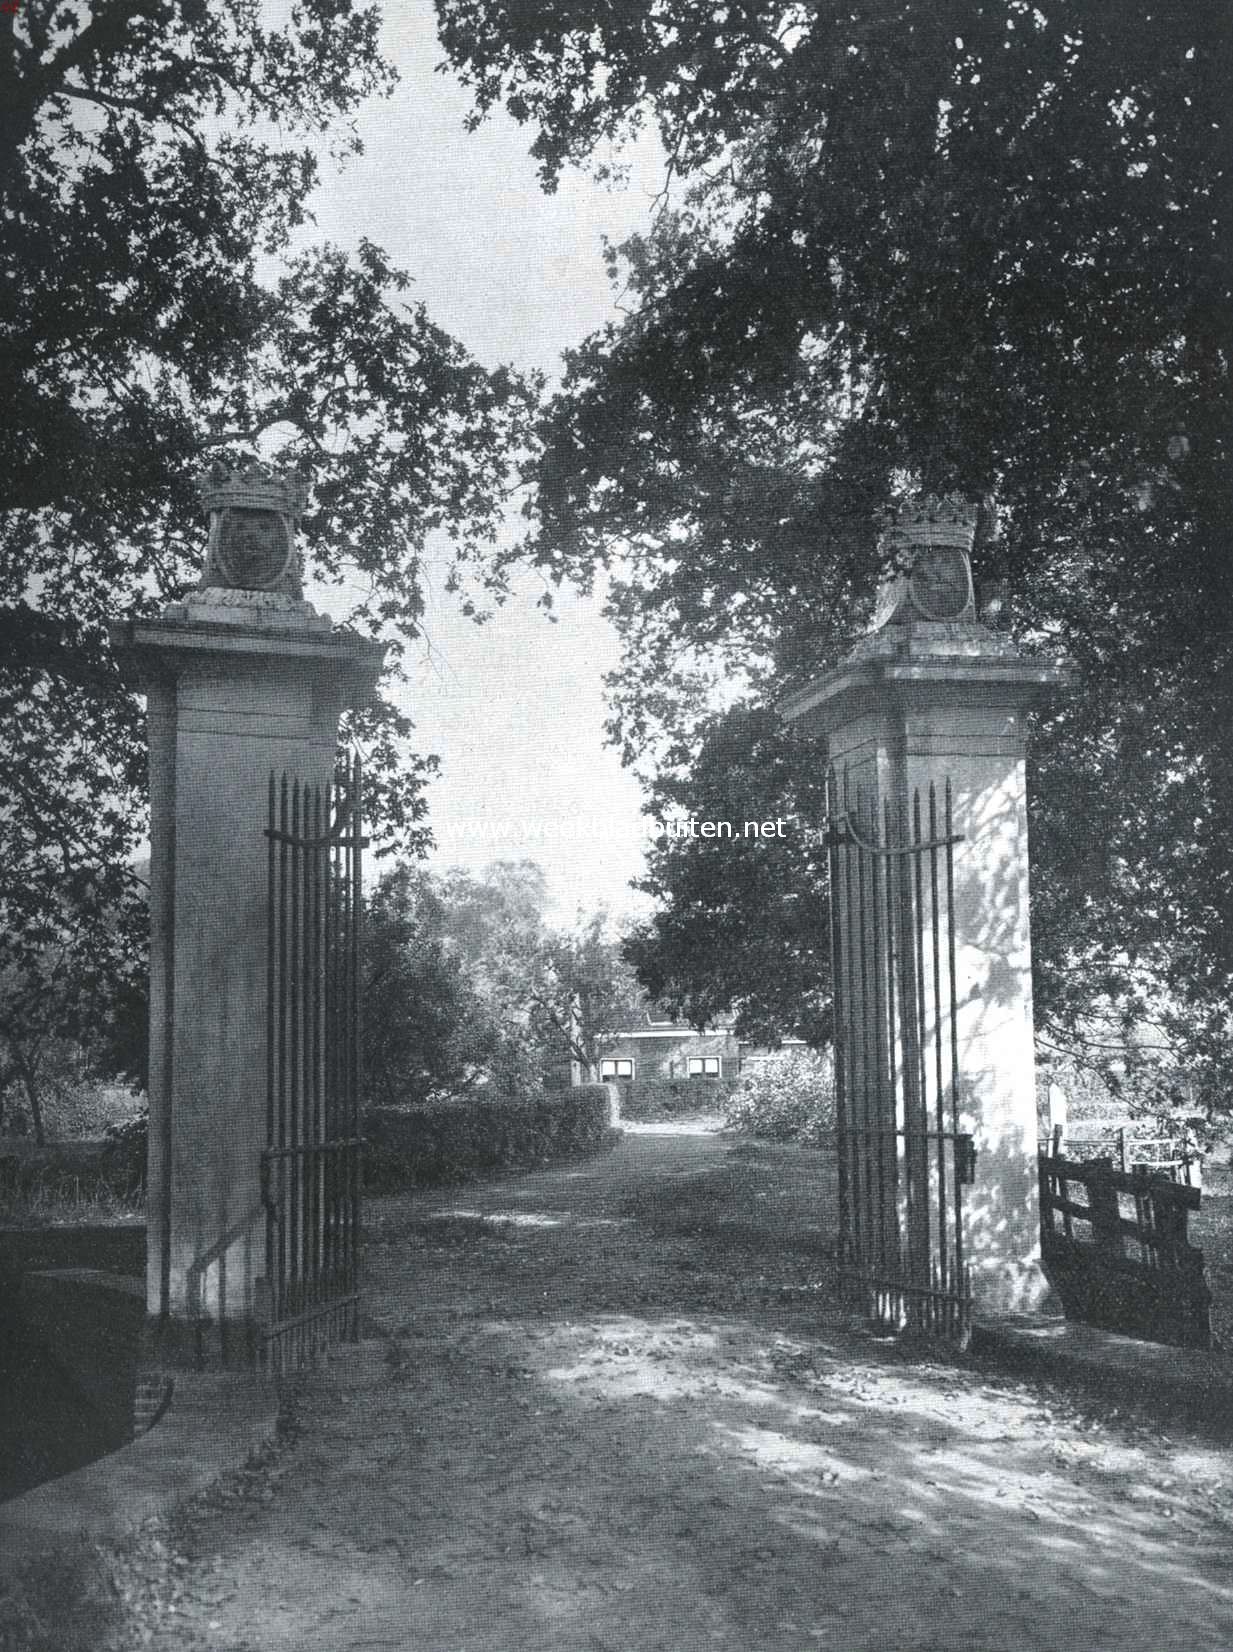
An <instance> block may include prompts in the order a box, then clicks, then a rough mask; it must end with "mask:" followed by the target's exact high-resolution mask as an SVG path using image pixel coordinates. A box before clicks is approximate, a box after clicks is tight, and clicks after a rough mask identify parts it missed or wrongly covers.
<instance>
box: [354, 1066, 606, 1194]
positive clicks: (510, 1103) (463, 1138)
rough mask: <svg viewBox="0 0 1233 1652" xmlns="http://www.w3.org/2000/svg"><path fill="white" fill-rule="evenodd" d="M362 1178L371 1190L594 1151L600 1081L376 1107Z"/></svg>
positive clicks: (602, 1094) (602, 1115)
mask: <svg viewBox="0 0 1233 1652" xmlns="http://www.w3.org/2000/svg"><path fill="white" fill-rule="evenodd" d="M364 1139H365V1154H364V1183H365V1186H366V1187H368V1188H369V1189H371V1190H372V1191H374V1192H378V1193H380V1192H394V1191H396V1190H397V1189H399V1188H403V1187H428V1186H434V1185H440V1184H443V1183H445V1184H448V1183H450V1182H460V1181H466V1180H467V1179H468V1178H470V1177H472V1176H475V1175H478V1174H480V1173H481V1172H485V1171H494V1170H507V1169H512V1168H514V1167H515V1166H518V1165H535V1164H548V1163H551V1162H552V1161H553V1160H555V1159H567V1158H574V1157H576V1156H577V1155H580V1154H584V1153H597V1152H599V1151H601V1150H602V1149H603V1148H605V1147H607V1146H608V1145H609V1144H610V1143H611V1140H612V1132H611V1131H610V1129H609V1125H608V1092H607V1090H606V1089H605V1087H604V1086H603V1085H602V1084H585V1085H579V1086H577V1087H576V1088H574V1089H571V1090H560V1091H535V1092H533V1093H532V1094H530V1095H526V1096H517V1097H507V1096H505V1097H495V1096H494V1097H488V1096H482V1095H481V1096H473V1097H467V1098H466V1099H460V1100H452V1101H436V1102H429V1103H428V1104H426V1105H425V1106H423V1107H378V1108H373V1109H371V1110H370V1111H369V1113H368V1115H367V1117H366V1119H365V1122H364Z"/></svg>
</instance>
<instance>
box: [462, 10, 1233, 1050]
mask: <svg viewBox="0 0 1233 1652" xmlns="http://www.w3.org/2000/svg"><path fill="white" fill-rule="evenodd" d="M438 11H439V14H440V17H441V19H442V24H443V31H444V32H443V39H444V41H445V44H446V47H447V50H448V51H449V53H450V56H451V59H452V61H453V62H454V64H455V66H456V67H457V68H458V69H459V71H460V72H461V73H462V74H463V75H464V77H465V78H466V79H467V80H468V82H469V84H470V85H471V87H472V88H473V90H474V93H475V97H476V104H477V110H478V111H479V112H481V113H482V111H483V110H485V109H486V108H489V107H491V106H493V105H495V104H496V103H498V102H503V103H504V104H505V106H506V107H507V109H509V110H510V111H511V112H512V113H513V114H514V115H515V116H516V117H517V118H519V119H523V120H526V121H528V122H529V123H531V124H532V125H533V126H534V127H535V128H536V129H537V132H538V135H537V137H536V139H535V145H534V147H535V152H536V154H537V155H538V157H539V159H540V161H541V165H542V169H543V173H544V177H545V180H546V181H547V183H548V184H549V185H551V184H552V182H553V181H554V180H555V179H556V177H557V176H558V175H559V173H560V171H561V169H562V168H563V167H564V166H566V165H568V164H573V163H578V162H581V161H583V160H585V159H587V158H588V157H593V156H595V155H596V154H598V153H600V152H601V151H602V146H603V145H604V144H606V143H607V142H608V141H609V140H617V141H619V140H620V139H621V137H622V136H623V135H625V134H627V133H628V132H630V131H631V130H633V129H635V128H637V127H638V126H639V125H640V124H642V123H644V122H646V123H653V124H654V126H655V127H656V128H657V130H658V132H659V134H660V137H661V140H662V143H663V145H664V149H665V151H666V153H667V155H668V157H669V166H670V170H671V172H672V174H673V175H674V176H675V177H676V178H677V179H678V184H677V188H676V190H675V193H674V195H673V196H672V197H671V198H669V199H666V200H665V202H664V203H663V206H662V210H661V211H660V214H659V217H658V220H657V222H656V225H655V227H654V229H653V230H652V232H651V233H650V234H648V235H646V236H642V237H635V238H633V239H632V240H630V241H629V242H628V243H626V244H625V245H624V246H623V247H621V248H619V249H615V250H614V251H613V252H612V255H611V262H612V269H613V273H614V276H615V277H616V279H617V280H618V281H619V282H620V283H621V284H622V286H623V288H624V292H625V297H624V300H623V304H624V308H625V316H624V319H623V320H622V321H621V322H620V323H619V324H617V325H613V326H609V327H607V328H605V329H604V330H602V331H601V332H599V333H597V334H596V335H595V336H594V337H592V338H591V339H590V340H588V341H587V342H586V343H585V344H584V345H583V346H582V347H581V348H580V349H579V350H578V351H576V352H575V353H574V354H573V355H572V357H571V358H570V361H569V365H568V370H567V374H566V378H565V381H564V384H563V387H562V389H561V391H560V394H559V395H558V396H557V397H556V398H555V400H554V401H553V403H552V404H551V406H550V408H549V410H548V412H547V415H546V417H545V420H544V423H543V431H542V434H543V450H542V456H541V459H540V462H539V466H538V484H539V490H538V501H537V508H536V514H535V516H534V518H533V520H532V522H531V524H530V534H529V540H528V549H529V551H530V553H531V554H532V555H533V556H534V557H535V558H536V559H537V560H538V561H539V563H540V564H541V565H542V566H543V567H544V568H545V569H547V570H549V571H550V572H551V573H552V574H554V575H556V576H557V577H561V578H565V577H570V578H575V579H579V580H581V581H583V582H584V583H585V582H587V581H589V580H590V579H591V578H592V577H593V574H594V570H595V569H596V568H597V567H602V566H606V567H609V568H610V569H611V570H612V575H613V590H614V595H613V597H612V599H611V606H612V612H613V613H614V615H615V617H616V619H617V621H618V623H619V624H620V625H621V627H622V629H623V631H624V633H625V637H626V642H627V653H626V660H625V664H624V666H623V667H622V669H621V671H620V672H619V673H618V674H617V675H616V677H615V679H614V681H613V685H612V686H613V693H614V715H613V733H614V736H615V738H617V740H618V741H619V742H620V743H621V744H622V747H623V750H624V752H625V755H626V757H627V759H628V760H629V761H630V762H634V763H641V764H642V765H643V767H644V768H646V769H649V770H653V769H654V768H655V766H656V765H657V764H658V763H659V762H660V761H662V760H663V758H664V756H665V753H667V754H671V753H673V752H676V751H679V750H680V749H681V748H682V746H687V745H688V744H689V743H690V741H691V740H693V739H694V738H695V736H696V733H697V731H698V729H699V727H702V726H705V725H703V724H702V721H701V720H702V718H703V717H704V716H705V715H706V708H707V704H708V691H709V690H710V688H711V687H712V686H713V684H714V682H715V681H716V679H726V680H727V682H728V684H729V692H730V691H731V688H732V686H735V687H736V688H737V690H738V691H740V689H741V688H742V686H743V687H744V688H745V689H747V690H748V692H749V693H750V694H751V695H752V696H754V697H755V698H756V699H757V701H758V702H759V703H761V704H763V705H767V704H771V703H773V702H774V700H775V698H776V697H777V696H778V695H779V694H780V693H781V692H782V691H783V690H784V689H787V688H790V687H792V686H795V685H797V684H799V683H800V682H801V681H802V680H803V679H804V678H806V677H807V676H808V675H810V674H812V673H813V672H815V671H816V670H817V669H819V668H822V667H825V666H828V665H830V664H832V663H833V662H834V661H835V659H836V657H837V655H838V653H839V652H840V651H841V649H842V647H843V646H844V644H845V641H846V639H848V638H850V637H851V636H852V635H853V634H854V633H855V632H856V631H858V630H859V629H860V627H861V626H862V625H863V623H864V622H865V621H866V619H867V618H868V614H869V605H870V600H871V598H872V595H873V592H874V589H875V586H876V583H877V577H876V576H877V571H878V567H877V552H876V547H875V537H874V511H875V508H876V507H877V506H880V505H881V504H882V503H883V502H884V501H885V500H886V498H887V496H888V494H889V493H890V492H891V491H892V489H893V488H894V487H895V486H896V485H897V484H898V482H900V481H901V480H902V479H903V478H904V477H909V478H911V479H913V480H915V481H917V482H919V483H921V484H923V485H925V486H927V487H930V488H956V489H959V490H961V491H963V492H965V493H967V494H968V495H969V496H971V497H974V498H979V499H982V500H983V501H985V502H986V509H985V510H984V512H983V520H982V523H981V529H980V533H979V537H978V543H977V548H976V556H975V562H976V573H977V577H978V580H979V579H982V578H986V577H999V578H1008V579H1009V580H1010V582H1011V585H1012V588H1013V592H1014V600H1013V605H1012V615H1011V623H1012V626H1013V628H1014V630H1015V631H1016V633H1017V635H1018V637H1019V638H1020V640H1021V641H1023V642H1024V643H1025V644H1026V645H1028V646H1029V647H1031V646H1037V647H1041V648H1046V649H1048V650H1049V651H1050V652H1062V653H1065V654H1067V655H1069V656H1070V658H1071V659H1072V660H1073V661H1074V662H1075V664H1076V665H1077V666H1078V668H1079V672H1080V675H1081V679H1082V682H1083V690H1082V692H1081V693H1080V694H1077V695H1075V696H1073V697H1072V698H1070V699H1069V700H1068V701H1066V702H1065V703H1063V704H1060V705H1058V706H1057V707H1055V708H1053V709H1051V710H1046V711H1045V712H1044V713H1043V714H1042V715H1041V716H1040V717H1039V718H1038V720H1037V728H1036V743H1035V756H1034V768H1033V774H1032V792H1033V798H1034V802H1033V827H1034V833H1035V836H1034V842H1033V857H1034V888H1035V903H1036V906H1035V931H1036V960H1037V1003H1038V1007H1039V1009H1040V1010H1041V1011H1042V1012H1044V1015H1045V1016H1046V1018H1047V1019H1049V1020H1051V1021H1052V1023H1053V1024H1054V1026H1055V1028H1057V1029H1059V1030H1061V1031H1065V1030H1067V1029H1069V1031H1070V1032H1071V1033H1072V1034H1073V1033H1075V1032H1077V1031H1078V1030H1079V1029H1080V1028H1081V1024H1082V1019H1083V1017H1084V1015H1085V1014H1086V1012H1087V1010H1088V1008H1089V1007H1090V1005H1091V1003H1092V1000H1093V998H1096V997H1101V996H1103V997H1104V998H1106V999H1111V1000H1112V999H1115V1000H1117V1001H1119V1002H1121V1003H1122V1004H1123V1005H1124V1006H1125V1009H1126V1013H1127V1015H1128V1016H1129V1017H1131V1018H1132V1019H1133V1018H1135V1017H1136V1016H1137V1015H1138V1014H1139V1013H1140V1012H1141V1010H1142V1009H1143V1007H1144V1006H1145V1005H1146V1004H1147V1003H1148V1002H1149V1001H1151V1000H1156V1001H1157V1002H1159V1001H1163V1002H1164V1003H1165V1005H1166V1006H1171V1007H1172V1008H1173V1009H1174V1010H1175V1012H1176V1014H1175V1019H1176V1023H1177V1033H1178V1036H1179V1038H1181V1039H1183V1040H1184V1041H1186V1042H1187V1044H1188V1046H1189V1049H1190V1051H1191V1054H1192V1056H1199V1055H1201V1056H1203V1058H1204V1059H1207V1060H1219V1059H1220V1054H1221V1050H1222V1045H1223V1038H1224V1028H1225V1021H1226V1017H1227V1003H1228V997H1229V987H1230V983H1231V981H1233V836H1231V834H1230V833H1229V831H1228V829H1227V828H1228V821H1229V819H1230V815H1231V807H1230V805H1231V804H1233V796H1231V795H1230V788H1231V787H1233V747H1231V741H1233V734H1231V732H1230V731H1231V730H1233V720H1231V719H1230V717H1229V715H1228V688H1227V685H1228V683H1229V682H1230V681H1233V655H1231V650H1233V626H1231V625H1230V617H1231V615H1233V563H1231V562H1230V559H1229V556H1228V553H1227V543H1226V541H1227V521H1228V475H1229V467H1230V450H1229V440H1230V431H1233V396H1231V391H1230V376H1229V353H1228V340H1229V336H1230V320H1231V317H1233V289H1231V286H1230V275H1229V259H1228V247H1229V241H1228V237H1229V226H1230V221H1231V215H1230V190H1231V189H1233V172H1231V171H1230V169H1229V168H1228V166H1227V165H1226V164H1225V160H1224V151H1225V149H1226V148H1227V141H1226V140H1227V130H1228V127H1227V122H1228V110H1229V107H1230V103H1231V101H1233V55H1231V54H1230V52H1229V49H1228V33H1227V28H1226V26H1225V23H1226V20H1225V19H1224V18H1223V17H1222V16H1221V14H1220V11H1219V8H1216V7H1213V6H1211V5H1210V4H1209V3H1208V0H1180V3H1179V4H1178V5H1176V6H1172V7H1170V8H1168V10H1167V11H1164V10H1158V11H1156V12H1152V13H1150V14H1149V13H1141V14H1136V15H1135V17H1134V18H1133V20H1129V21H1128V19H1127V17H1126V14H1125V11H1124V8H1119V7H1116V6H1111V5H1107V4H1092V5H1087V6H1084V7H1081V8H1074V7H1071V8H1066V9H1063V10H1053V9H1050V8H1048V7H1044V8H1041V7H1034V6H1032V5H1030V4H1028V3H1027V0H1010V3H1008V4H1007V5H1004V6H989V5H987V4H985V3H984V0H960V3H957V4H953V5H948V6H936V5H928V6H926V5H921V4H919V0H890V3H886V0H878V3H877V4H867V3H858V4H856V5H849V4H845V5H843V6H838V5H833V4H822V5H818V6H812V7H806V6H802V5H798V4H796V3H794V0H748V3H741V4H729V5H720V6H714V5H711V4H709V3H703V0H696V3H693V0H686V3H685V4H682V5H675V6H672V7H664V6H662V5H659V4H658V3H654V0H629V3H628V4H622V5H621V6H619V7H610V6H604V5H599V4H595V3H593V0H535V3H531V4H526V3H523V0H439V4H438ZM678 760H680V759H678ZM665 893H666V894H667V895H668V896H669V898H671V899H672V901H673V914H674V915H673V920H672V921H673V922H677V921H680V922H684V921H685V920H686V917H687V913H688V899H687V895H686V894H685V893H683V892H682V893H680V894H679V895H678V892H677V891H675V890H673V889H671V888H666V889H665ZM753 973H754V971H753V969H752V968H751V971H750V974H751V976H752V974H753ZM727 990H728V989H727V988H726V986H725V987H724V988H723V989H722V990H721V989H717V991H718V995H719V996H720V997H721V998H722V997H723V995H724V992H726V991H727Z"/></svg>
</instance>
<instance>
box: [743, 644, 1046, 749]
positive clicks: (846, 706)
mask: <svg viewBox="0 0 1233 1652" xmlns="http://www.w3.org/2000/svg"><path fill="white" fill-rule="evenodd" d="M900 629H902V630H903V631H904V632H909V631H911V632H920V633H922V634H921V635H919V636H913V637H907V636H905V637H900V638H891V637H889V636H888V632H892V631H898V630H900ZM960 630H962V631H963V632H965V633H966V632H969V631H970V632H972V633H976V632H981V633H983V636H979V637H978V636H976V635H974V634H973V635H972V636H971V637H967V636H964V637H962V638H961V637H959V636H955V635H951V634H950V633H954V632H958V631H960ZM942 632H945V633H947V635H945V636H942V635H935V634H934V633H942ZM882 639H886V641H885V643H884V644H883V646H880V647H879V646H871V645H876V644H878V643H880V642H882ZM965 642H966V643H967V645H968V646H967V647H963V646H962V644H963V643H965ZM914 643H915V645H916V646H913V644H914ZM956 644H959V645H960V646H956ZM1074 680H1075V674H1074V671H1073V670H1072V668H1071V667H1070V666H1068V665H1066V664H1064V663H1062V662H1059V661H1054V660H1046V659H1038V658H1034V657H1032V656H1031V655H1025V654H1020V653H1018V652H1017V651H1016V650H1015V649H1014V648H1013V646H1011V644H1010V643H1009V642H1007V641H1006V639H1004V638H1001V637H998V636H996V635H995V633H993V632H991V631H989V630H988V629H987V628H986V627H985V626H983V625H964V626H946V625H937V626H904V627H902V628H900V627H887V630H886V631H884V632H881V633H879V634H878V636H877V637H870V638H867V639H865V640H864V642H863V643H862V644H859V645H858V646H857V648H855V649H854V650H853V651H852V652H851V653H850V654H849V655H848V656H847V658H846V659H844V660H841V661H840V663H839V664H838V665H837V666H835V667H834V668H833V669H832V670H830V671H826V672H823V673H822V675H821V676H818V677H815V678H814V679H813V681H812V682H809V683H806V684H805V686H804V687H803V688H799V689H797V690H796V691H795V693H792V694H789V695H786V696H785V697H784V698H783V699H782V700H780V701H779V703H778V706H777V708H776V709H777V710H778V712H779V715H780V717H781V718H782V719H783V720H784V722H786V723H791V724H797V723H799V724H800V725H801V726H802V727H803V728H804V729H805V731H806V732H807V733H810V734H832V733H834V731H835V730H836V729H839V728H842V727H844V725H845V724H847V723H849V722H851V721H852V719H853V718H854V717H858V716H860V715H862V713H865V712H869V711H876V710H884V709H892V708H893V709H895V710H898V711H911V710H915V709H921V708H924V707H936V706H944V705H956V704H967V705H985V706H990V707H994V706H1003V707H1005V706H1011V707H1014V708H1016V709H1022V708H1025V707H1027V706H1029V705H1032V704H1034V703H1035V702H1037V701H1039V700H1042V699H1044V698H1045V697H1046V696H1047V695H1048V694H1050V693H1052V692H1053V691H1054V690H1056V689H1060V688H1065V687H1068V686H1070V685H1071V684H1072V683H1073V682H1074Z"/></svg>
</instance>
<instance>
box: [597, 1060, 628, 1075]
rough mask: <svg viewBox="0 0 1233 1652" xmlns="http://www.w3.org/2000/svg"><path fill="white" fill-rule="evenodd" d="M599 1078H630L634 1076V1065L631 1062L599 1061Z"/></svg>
mask: <svg viewBox="0 0 1233 1652" xmlns="http://www.w3.org/2000/svg"><path fill="white" fill-rule="evenodd" d="M599 1076H600V1078H601V1079H604V1078H632V1077H633V1076H634V1064H633V1062H632V1061H601V1062H600V1064H599Z"/></svg>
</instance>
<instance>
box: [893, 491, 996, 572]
mask: <svg viewBox="0 0 1233 1652" xmlns="http://www.w3.org/2000/svg"><path fill="white" fill-rule="evenodd" d="M879 525H880V527H881V530H882V531H881V536H880V542H881V545H882V549H883V551H884V552H887V551H889V552H891V553H892V554H896V555H898V556H900V557H903V556H907V557H910V556H911V555H912V554H913V553H914V552H916V551H918V550H932V549H933V548H935V547H939V546H946V547H948V548H950V549H953V550H957V551H962V552H963V553H964V555H965V556H970V555H971V553H972V541H973V540H974V539H975V537H976V506H975V505H974V504H972V502H971V501H970V500H968V499H965V498H964V497H963V495H962V494H959V493H942V494H938V493H926V494H918V495H917V496H916V497H915V498H914V499H907V500H904V501H903V502H902V503H901V504H899V505H897V506H892V507H890V508H888V509H886V510H884V511H882V512H881V513H880V517H879Z"/></svg>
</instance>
